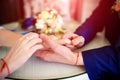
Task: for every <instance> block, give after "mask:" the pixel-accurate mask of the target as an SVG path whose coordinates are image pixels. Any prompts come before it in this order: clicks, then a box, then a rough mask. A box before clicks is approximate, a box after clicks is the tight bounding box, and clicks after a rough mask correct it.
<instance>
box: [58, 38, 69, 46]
mask: <svg viewBox="0 0 120 80" xmlns="http://www.w3.org/2000/svg"><path fill="white" fill-rule="evenodd" d="M57 42H58V43H59V44H62V45H65V44H71V40H69V39H67V38H64V39H60V40H58V41H57Z"/></svg>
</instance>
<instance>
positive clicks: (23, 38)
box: [19, 32, 39, 44]
mask: <svg viewBox="0 0 120 80" xmlns="http://www.w3.org/2000/svg"><path fill="white" fill-rule="evenodd" d="M35 37H39V35H38V34H36V33H32V32H30V33H28V34H26V35H24V36H23V37H22V38H20V40H19V41H20V42H21V43H23V44H25V43H27V42H28V41H29V40H31V39H33V38H35ZM23 40H24V41H23Z"/></svg>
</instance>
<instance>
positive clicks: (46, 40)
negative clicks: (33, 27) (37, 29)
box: [40, 34, 58, 50]
mask: <svg viewBox="0 0 120 80" xmlns="http://www.w3.org/2000/svg"><path fill="white" fill-rule="evenodd" d="M40 38H41V39H42V40H43V42H44V43H45V44H46V45H47V46H48V47H50V48H51V49H52V50H54V49H55V47H56V46H58V43H57V42H56V41H55V40H53V39H51V38H50V37H49V36H48V35H46V34H40Z"/></svg>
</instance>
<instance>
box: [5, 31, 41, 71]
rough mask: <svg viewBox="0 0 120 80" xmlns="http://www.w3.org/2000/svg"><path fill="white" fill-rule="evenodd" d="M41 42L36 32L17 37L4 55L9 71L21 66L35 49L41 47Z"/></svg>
mask: <svg viewBox="0 0 120 80" xmlns="http://www.w3.org/2000/svg"><path fill="white" fill-rule="evenodd" d="M41 43H42V40H41V39H40V38H39V35H38V34H36V33H28V34H26V35H24V36H23V37H21V38H20V39H18V41H16V43H15V44H14V46H13V47H12V48H11V50H10V51H9V52H8V54H7V55H6V56H5V57H4V60H5V61H6V63H7V65H8V67H9V70H10V73H12V72H14V71H15V70H16V69H18V68H19V67H21V66H22V65H23V64H24V63H25V62H26V61H27V60H28V59H29V58H30V57H31V56H32V54H33V53H34V52H35V51H37V50H39V49H42V48H43V46H42V45H41Z"/></svg>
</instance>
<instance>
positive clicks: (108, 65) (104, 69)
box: [82, 46, 120, 80]
mask: <svg viewBox="0 0 120 80" xmlns="http://www.w3.org/2000/svg"><path fill="white" fill-rule="evenodd" d="M82 56H83V61H84V65H85V68H86V71H87V73H88V75H89V78H90V79H91V80H108V79H115V80H118V79H120V76H119V75H120V66H119V62H120V49H119V48H115V47H111V46H105V47H102V48H97V49H92V50H87V51H83V52H82Z"/></svg>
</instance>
